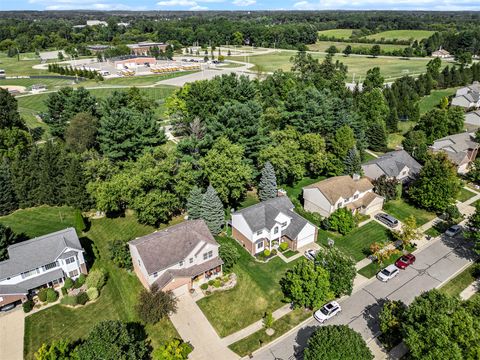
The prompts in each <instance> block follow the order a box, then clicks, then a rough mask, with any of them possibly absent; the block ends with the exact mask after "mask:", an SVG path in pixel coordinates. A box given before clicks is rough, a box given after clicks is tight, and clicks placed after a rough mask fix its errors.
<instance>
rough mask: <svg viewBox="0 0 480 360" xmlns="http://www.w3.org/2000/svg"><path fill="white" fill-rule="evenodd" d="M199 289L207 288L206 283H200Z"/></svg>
mask: <svg viewBox="0 0 480 360" xmlns="http://www.w3.org/2000/svg"><path fill="white" fill-rule="evenodd" d="M200 289H202V290H207V289H208V284H207V283H204V284H202V285H200Z"/></svg>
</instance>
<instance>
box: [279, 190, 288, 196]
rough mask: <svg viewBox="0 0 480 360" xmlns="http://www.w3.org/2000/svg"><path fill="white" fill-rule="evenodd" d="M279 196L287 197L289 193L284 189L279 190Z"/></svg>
mask: <svg viewBox="0 0 480 360" xmlns="http://www.w3.org/2000/svg"><path fill="white" fill-rule="evenodd" d="M277 196H287V192H286V191H285V190H283V189H278V190H277Z"/></svg>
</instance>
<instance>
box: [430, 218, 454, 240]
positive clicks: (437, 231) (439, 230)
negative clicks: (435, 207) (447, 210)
mask: <svg viewBox="0 0 480 360" xmlns="http://www.w3.org/2000/svg"><path fill="white" fill-rule="evenodd" d="M449 227H450V225H449V223H448V222H446V221H440V222H438V223H436V224H435V225H433V226H432V227H431V228H429V229H427V231H425V235H428V236H431V237H437V236H440V235H442V234H443V233H444V232H445V231H447V229H448V228H449Z"/></svg>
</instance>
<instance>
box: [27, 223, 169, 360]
mask: <svg viewBox="0 0 480 360" xmlns="http://www.w3.org/2000/svg"><path fill="white" fill-rule="evenodd" d="M31 221H34V225H32V223H31ZM36 222H37V221H36V220H35V219H34V218H33V217H32V216H30V217H27V218H26V220H25V222H24V223H23V227H24V228H25V229H30V228H32V229H37V227H38V226H37V225H35V224H36ZM60 225H61V224H59V225H58V226H60ZM153 230H154V229H153V228H151V227H148V226H144V225H140V224H139V223H138V222H137V221H136V219H135V217H134V216H133V215H131V214H127V215H126V216H125V217H123V218H116V219H107V218H103V219H98V220H93V221H92V223H91V227H90V229H89V231H88V232H87V233H85V234H84V236H83V238H82V239H81V242H82V244H83V246H84V248H85V249H86V250H87V254H88V255H89V256H90V257H95V260H94V263H93V266H92V268H103V269H105V270H106V271H107V272H108V281H107V284H106V285H105V287H104V288H103V289H102V292H101V295H100V297H99V299H98V300H97V301H96V302H95V303H92V304H90V305H87V306H85V307H81V308H78V309H71V308H66V307H63V306H62V305H55V306H53V307H51V308H48V309H45V310H43V311H40V312H38V313H36V314H33V315H31V316H27V317H26V319H25V339H24V342H25V358H26V359H32V358H33V353H34V352H35V351H36V350H37V349H38V347H39V346H40V345H41V344H42V343H44V342H49V341H51V340H53V339H60V338H68V339H71V340H73V341H74V340H76V339H79V338H83V337H85V336H86V335H87V334H88V332H89V331H90V330H91V328H92V326H93V325H94V324H96V323H97V322H99V321H102V320H107V319H121V320H124V321H138V319H137V317H136V315H135V312H134V304H135V302H136V297H137V294H138V292H139V291H140V289H141V288H142V285H141V284H140V282H139V281H138V279H137V278H136V276H135V274H134V273H131V272H127V271H125V270H122V269H119V268H117V267H116V266H114V265H113V264H112V263H111V262H110V261H109V260H108V259H109V256H108V243H109V242H110V241H112V240H114V239H120V240H124V241H127V240H131V239H134V238H135V237H138V236H142V235H145V234H148V233H150V232H152V231H153ZM92 249H95V250H94V251H93V252H92ZM146 330H147V334H148V335H149V338H150V340H151V342H152V345H154V346H158V345H159V344H161V343H162V342H163V341H165V340H169V339H171V338H173V337H178V334H177V332H176V330H175V328H174V327H173V325H172V324H171V322H170V321H169V320H168V319H164V320H162V321H161V322H160V323H158V324H156V325H154V326H148V327H147V328H146Z"/></svg>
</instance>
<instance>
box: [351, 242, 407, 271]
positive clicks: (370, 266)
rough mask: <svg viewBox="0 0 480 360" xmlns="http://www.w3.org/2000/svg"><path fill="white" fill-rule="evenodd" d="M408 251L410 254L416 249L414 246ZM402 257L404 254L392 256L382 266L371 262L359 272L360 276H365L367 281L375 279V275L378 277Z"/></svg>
mask: <svg viewBox="0 0 480 360" xmlns="http://www.w3.org/2000/svg"><path fill="white" fill-rule="evenodd" d="M407 250H408V251H409V252H412V251H413V250H414V248H413V247H412V246H410V247H408V248H407ZM400 256H402V254H401V253H400V252H398V253H396V254H392V255H391V256H390V257H389V258H388V259H387V260H385V261H384V262H383V264H382V265H380V263H378V262H376V261H375V262H371V263H370V264H368V265H367V266H365V267H363V268H361V269H360V270H358V273H359V274H360V275H363V276H365V277H366V278H367V279H371V278H372V277H374V276H375V275H377V273H378V272H379V271H380V270H381V269H383V268H384V267H386V266H388V265H391V264H393V263H395V261H397V259H398V258H400Z"/></svg>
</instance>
